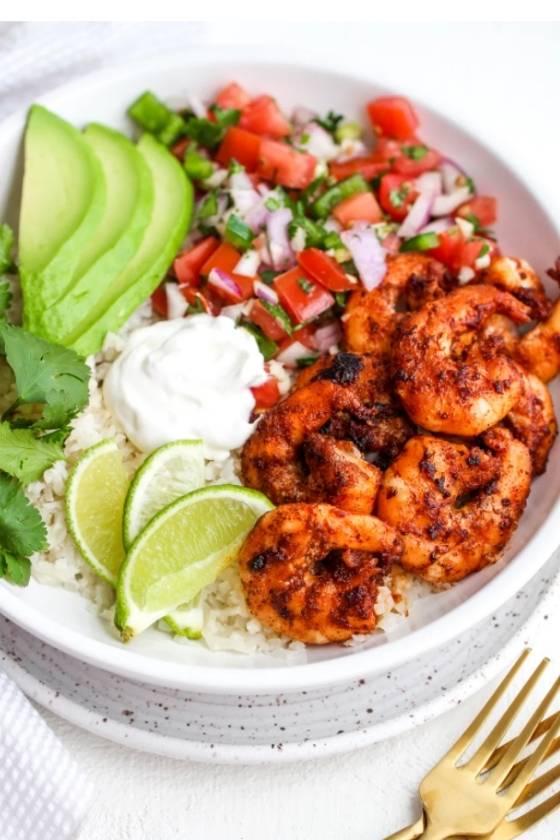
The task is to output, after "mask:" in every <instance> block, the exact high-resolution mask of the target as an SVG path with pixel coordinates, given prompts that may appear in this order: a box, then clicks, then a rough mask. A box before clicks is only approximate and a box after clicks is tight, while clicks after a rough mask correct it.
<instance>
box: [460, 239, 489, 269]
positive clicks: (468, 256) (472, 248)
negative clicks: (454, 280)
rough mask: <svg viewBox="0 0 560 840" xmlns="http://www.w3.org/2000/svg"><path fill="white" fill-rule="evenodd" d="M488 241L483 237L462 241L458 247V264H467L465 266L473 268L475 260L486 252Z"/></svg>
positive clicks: (487, 251)
mask: <svg viewBox="0 0 560 840" xmlns="http://www.w3.org/2000/svg"><path fill="white" fill-rule="evenodd" d="M488 247H489V246H488V243H487V242H486V241H485V240H484V239H471V240H470V241H469V242H464V241H463V245H462V247H461V248H460V249H459V256H458V258H459V262H460V266H467V268H475V262H476V260H477V259H478V258H479V257H480V256H481V255H482V254H488V253H489V250H488Z"/></svg>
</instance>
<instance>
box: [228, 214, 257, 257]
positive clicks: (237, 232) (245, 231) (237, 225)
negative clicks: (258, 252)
mask: <svg viewBox="0 0 560 840" xmlns="http://www.w3.org/2000/svg"><path fill="white" fill-rule="evenodd" d="M254 238H255V234H254V233H253V231H252V230H251V228H250V227H249V225H247V224H245V222H244V221H243V220H242V219H240V218H239V216H236V215H235V213H232V214H231V216H230V217H229V219H228V220H227V224H226V229H225V232H224V239H225V240H226V242H229V243H230V245H233V247H234V248H239V250H240V251H246V250H247V248H250V247H251V243H252V241H253V239H254Z"/></svg>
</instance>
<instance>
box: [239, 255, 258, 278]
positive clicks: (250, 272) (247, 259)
mask: <svg viewBox="0 0 560 840" xmlns="http://www.w3.org/2000/svg"><path fill="white" fill-rule="evenodd" d="M258 267H259V255H258V254H257V252H256V251H255V249H254V248H250V249H249V250H248V251H245V253H244V254H243V256H242V257H241V259H240V260H239V262H238V263H237V265H236V266H235V268H234V269H233V272H234V274H241V275H243V277H254V276H255V274H256V273H257V270H258Z"/></svg>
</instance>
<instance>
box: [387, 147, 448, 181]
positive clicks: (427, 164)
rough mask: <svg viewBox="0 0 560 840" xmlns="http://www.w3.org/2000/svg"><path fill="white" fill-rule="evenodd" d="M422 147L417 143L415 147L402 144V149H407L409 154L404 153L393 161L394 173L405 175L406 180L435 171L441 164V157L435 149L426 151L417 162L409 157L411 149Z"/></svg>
mask: <svg viewBox="0 0 560 840" xmlns="http://www.w3.org/2000/svg"><path fill="white" fill-rule="evenodd" d="M423 145H424V144H423V143H418V144H417V145H407V144H404V149H405V150H406V149H408V150H409V154H407V153H406V151H404V152H402V154H400V155H399V156H398V157H397V158H396V159H395V161H394V163H393V169H394V170H395V172H398V173H399V174H401V175H406V176H407V178H416V177H418V175H421V174H422V173H423V172H431V171H432V169H436V168H437V167H438V166H439V164H440V162H441V155H440V153H439V152H436V150H435V149H427V150H426V152H425V153H424V155H423V157H420V158H418V159H417V160H415V159H414V157H410V155H411V154H412V153H411V152H410V150H411V149H419V148H421V147H422V146H423Z"/></svg>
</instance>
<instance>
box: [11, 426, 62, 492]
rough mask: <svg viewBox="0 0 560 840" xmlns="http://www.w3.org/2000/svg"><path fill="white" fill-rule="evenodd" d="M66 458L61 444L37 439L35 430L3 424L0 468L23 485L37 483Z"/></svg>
mask: <svg viewBox="0 0 560 840" xmlns="http://www.w3.org/2000/svg"><path fill="white" fill-rule="evenodd" d="M63 457H64V455H63V451H62V446H61V444H60V443H59V442H56V441H53V440H49V439H46V438H37V437H36V436H35V433H34V431H33V429H13V428H12V427H11V426H10V424H9V423H6V422H3V423H0V468H1V469H2V470H3V471H4V472H6V473H8V474H9V475H13V476H14V477H15V478H19V480H20V481H21V482H22V483H23V484H29V483H30V482H31V481H38V480H39V479H40V478H41V476H42V475H43V473H44V472H45V470H46V469H47V468H48V467H50V466H51V464H54V462H55V461H58V460H60V459H61V458H63Z"/></svg>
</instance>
